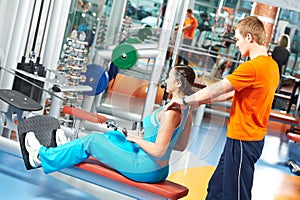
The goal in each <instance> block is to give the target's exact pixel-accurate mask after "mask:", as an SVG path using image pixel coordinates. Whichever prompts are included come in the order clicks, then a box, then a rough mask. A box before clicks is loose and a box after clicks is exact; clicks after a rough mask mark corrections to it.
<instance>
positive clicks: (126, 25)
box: [119, 16, 132, 42]
mask: <svg viewBox="0 0 300 200" xmlns="http://www.w3.org/2000/svg"><path fill="white" fill-rule="evenodd" d="M131 27H132V18H131V17H128V16H126V17H125V18H124V19H123V23H122V25H121V34H120V40H119V41H120V42H122V41H124V40H125V39H127V37H128V35H129V29H130V28H131Z"/></svg>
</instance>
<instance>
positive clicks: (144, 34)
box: [138, 27, 153, 41]
mask: <svg viewBox="0 0 300 200" xmlns="http://www.w3.org/2000/svg"><path fill="white" fill-rule="evenodd" d="M152 35H153V33H152V30H151V28H150V27H145V28H142V29H140V30H139V31H138V38H139V39H140V40H141V41H144V40H145V39H147V38H148V37H149V36H152Z"/></svg>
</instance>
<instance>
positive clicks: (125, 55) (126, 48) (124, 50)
mask: <svg viewBox="0 0 300 200" xmlns="http://www.w3.org/2000/svg"><path fill="white" fill-rule="evenodd" d="M111 58H112V62H113V63H114V65H115V66H116V67H118V68H121V69H129V68H131V67H132V66H133V65H135V63H136V61H137V60H138V52H137V50H136V49H135V48H134V46H133V45H131V44H127V43H122V44H119V45H118V46H116V47H115V48H114V49H113V51H112V56H111Z"/></svg>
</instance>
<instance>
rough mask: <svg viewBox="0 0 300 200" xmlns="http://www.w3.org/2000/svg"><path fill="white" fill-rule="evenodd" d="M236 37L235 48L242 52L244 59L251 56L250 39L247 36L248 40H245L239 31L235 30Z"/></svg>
mask: <svg viewBox="0 0 300 200" xmlns="http://www.w3.org/2000/svg"><path fill="white" fill-rule="evenodd" d="M234 37H235V40H236V43H235V46H236V47H237V48H238V50H239V51H240V52H241V55H242V57H246V56H249V44H250V40H249V39H248V37H247V36H246V38H244V37H243V36H242V35H241V34H240V31H239V30H238V29H237V30H235V34H234Z"/></svg>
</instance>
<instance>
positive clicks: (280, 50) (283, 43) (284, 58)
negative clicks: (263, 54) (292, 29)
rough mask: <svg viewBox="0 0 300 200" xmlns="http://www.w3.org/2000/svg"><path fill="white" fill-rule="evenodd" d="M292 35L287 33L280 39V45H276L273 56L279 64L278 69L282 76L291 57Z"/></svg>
mask: <svg viewBox="0 0 300 200" xmlns="http://www.w3.org/2000/svg"><path fill="white" fill-rule="evenodd" d="M289 49H290V37H289V36H288V35H286V34H284V35H282V36H281V37H280V39H279V43H278V46H276V47H275V48H274V50H273V52H272V58H273V59H274V60H275V61H276V62H277V64H278V70H279V74H280V78H281V77H282V74H283V72H284V70H283V69H284V68H285V67H286V65H287V63H288V61H289V57H290V50H289Z"/></svg>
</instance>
